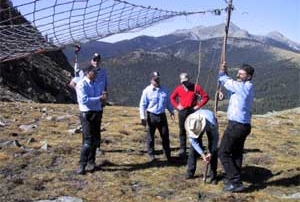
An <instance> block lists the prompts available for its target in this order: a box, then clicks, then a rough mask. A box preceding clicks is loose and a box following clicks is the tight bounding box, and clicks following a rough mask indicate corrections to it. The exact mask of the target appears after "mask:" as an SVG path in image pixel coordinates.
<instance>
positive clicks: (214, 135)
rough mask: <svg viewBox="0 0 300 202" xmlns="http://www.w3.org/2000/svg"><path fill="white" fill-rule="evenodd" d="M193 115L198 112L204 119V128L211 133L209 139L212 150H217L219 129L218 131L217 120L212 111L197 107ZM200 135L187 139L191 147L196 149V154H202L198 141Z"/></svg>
mask: <svg viewBox="0 0 300 202" xmlns="http://www.w3.org/2000/svg"><path fill="white" fill-rule="evenodd" d="M193 114H194V115H197V114H200V115H201V116H202V117H204V118H205V119H206V125H205V128H204V130H205V131H209V132H210V134H211V141H212V151H215V150H217V147H218V142H219V131H218V122H217V119H216V117H215V116H214V113H213V112H212V111H211V110H208V109H198V110H197V111H195V112H194V113H193ZM202 135H203V134H202ZM202 135H200V136H199V137H198V138H192V137H189V141H190V143H191V145H192V147H193V148H194V149H195V150H196V151H197V153H198V154H200V155H202V154H203V149H202V148H201V145H200V143H199V139H200V138H202Z"/></svg>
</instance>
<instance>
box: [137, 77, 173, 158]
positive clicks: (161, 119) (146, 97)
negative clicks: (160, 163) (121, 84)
mask: <svg viewBox="0 0 300 202" xmlns="http://www.w3.org/2000/svg"><path fill="white" fill-rule="evenodd" d="M139 107H140V118H141V122H142V125H144V126H146V125H148V127H147V150H148V156H149V160H150V161H154V160H155V156H154V134H155V130H156V129H158V131H159V133H160V136H161V139H162V146H163V150H164V154H165V156H166V158H167V160H168V161H171V150H170V140H169V128H168V122H167V117H166V113H165V110H166V109H168V111H169V112H170V114H171V119H173V120H174V109H173V107H172V105H171V102H170V96H169V92H168V90H167V89H166V88H165V87H163V86H161V85H160V75H159V72H153V73H152V74H151V84H150V85H149V86H147V87H146V88H145V89H144V90H143V93H142V96H141V100H140V105H139Z"/></svg>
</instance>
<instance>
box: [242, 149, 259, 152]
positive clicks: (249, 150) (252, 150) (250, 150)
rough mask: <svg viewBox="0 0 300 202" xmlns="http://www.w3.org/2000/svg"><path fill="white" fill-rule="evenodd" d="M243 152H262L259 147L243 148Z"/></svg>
mask: <svg viewBox="0 0 300 202" xmlns="http://www.w3.org/2000/svg"><path fill="white" fill-rule="evenodd" d="M243 153H262V151H261V150H260V149H244V151H243Z"/></svg>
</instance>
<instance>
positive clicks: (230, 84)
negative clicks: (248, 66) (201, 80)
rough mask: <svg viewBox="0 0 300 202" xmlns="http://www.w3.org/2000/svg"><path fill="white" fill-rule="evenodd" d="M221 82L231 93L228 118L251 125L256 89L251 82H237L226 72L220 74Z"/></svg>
mask: <svg viewBox="0 0 300 202" xmlns="http://www.w3.org/2000/svg"><path fill="white" fill-rule="evenodd" d="M219 82H221V85H222V86H224V87H225V88H226V89H227V90H228V91H230V92H231V95H230V99H229V105H228V110H227V118H228V120H231V121H236V122H239V123H243V124H245V123H249V124H250V123H251V116H252V112H251V108H252V102H253V100H254V87H253V85H252V83H251V82H250V81H245V82H243V81H235V80H233V79H232V78H231V77H229V76H228V75H227V74H225V73H224V72H220V73H219Z"/></svg>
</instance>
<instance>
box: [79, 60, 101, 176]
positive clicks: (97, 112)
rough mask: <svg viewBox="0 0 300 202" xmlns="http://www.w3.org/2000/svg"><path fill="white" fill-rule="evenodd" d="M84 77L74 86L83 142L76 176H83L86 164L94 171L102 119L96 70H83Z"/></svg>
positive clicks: (88, 68)
mask: <svg viewBox="0 0 300 202" xmlns="http://www.w3.org/2000/svg"><path fill="white" fill-rule="evenodd" d="M83 73H84V77H83V79H81V80H80V81H79V82H78V84H77V85H76V94H77V101H78V105H79V110H80V121H81V125H82V133H83V138H82V140H83V142H82V149H81V153H80V168H79V170H78V171H77V173H78V174H82V175H83V174H85V172H86V170H85V168H86V166H87V164H89V165H91V170H92V171H94V170H95V166H96V163H95V160H96V148H97V146H98V145H99V144H100V143H99V141H100V139H99V134H100V123H101V121H100V120H101V117H102V104H101V102H102V100H105V99H106V98H105V96H103V95H102V91H103V86H102V87H101V86H100V85H98V83H97V82H96V78H97V69H96V68H95V67H94V66H92V65H90V66H88V67H86V68H84V69H83Z"/></svg>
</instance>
